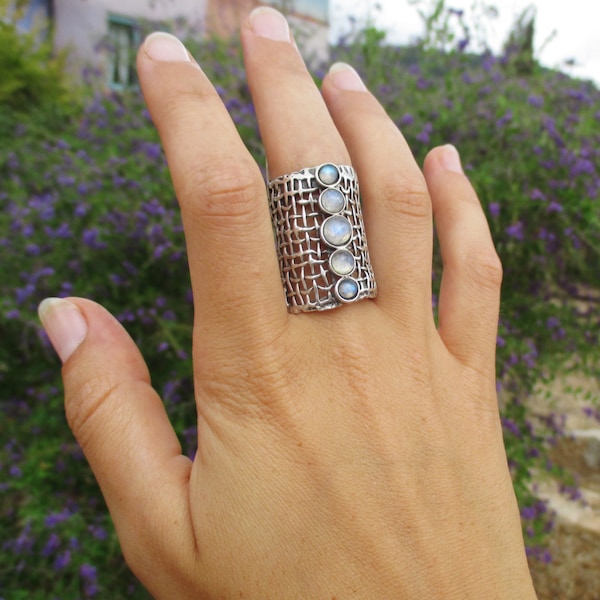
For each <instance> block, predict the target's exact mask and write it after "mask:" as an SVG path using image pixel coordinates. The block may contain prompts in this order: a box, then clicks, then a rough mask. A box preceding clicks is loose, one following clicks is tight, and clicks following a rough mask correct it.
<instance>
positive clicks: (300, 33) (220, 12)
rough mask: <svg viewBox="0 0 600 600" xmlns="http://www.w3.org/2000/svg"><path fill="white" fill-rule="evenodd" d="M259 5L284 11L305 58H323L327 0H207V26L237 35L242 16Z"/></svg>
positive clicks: (325, 54)
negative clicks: (270, 6)
mask: <svg viewBox="0 0 600 600" xmlns="http://www.w3.org/2000/svg"><path fill="white" fill-rule="evenodd" d="M261 5H272V6H274V7H276V8H278V9H280V10H282V11H283V12H284V13H285V14H286V16H287V18H288V20H289V22H290V27H291V29H292V31H293V32H294V36H295V39H296V42H297V43H298V45H299V46H300V48H301V49H302V53H303V54H304V56H305V57H306V58H307V59H308V60H310V61H311V62H314V61H320V60H327V58H328V56H329V43H328V33H329V13H328V7H329V0H208V4H207V9H206V27H207V30H208V31H209V32H211V33H216V34H217V35H220V36H222V37H229V36H232V35H237V33H238V30H239V27H240V23H241V22H242V20H243V19H244V18H245V17H246V16H247V15H248V13H249V12H250V11H251V10H252V9H253V8H256V7H257V6H261Z"/></svg>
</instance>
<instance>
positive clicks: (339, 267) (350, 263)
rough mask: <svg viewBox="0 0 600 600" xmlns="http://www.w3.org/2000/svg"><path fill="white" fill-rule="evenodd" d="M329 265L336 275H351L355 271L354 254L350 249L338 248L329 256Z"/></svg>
mask: <svg viewBox="0 0 600 600" xmlns="http://www.w3.org/2000/svg"><path fill="white" fill-rule="evenodd" d="M329 266H330V267H331V270H332V271H333V272H334V273H335V274H336V275H350V273H352V271H354V256H353V255H352V252H349V251H348V250H336V251H335V252H334V253H333V254H332V255H331V256H330V257H329Z"/></svg>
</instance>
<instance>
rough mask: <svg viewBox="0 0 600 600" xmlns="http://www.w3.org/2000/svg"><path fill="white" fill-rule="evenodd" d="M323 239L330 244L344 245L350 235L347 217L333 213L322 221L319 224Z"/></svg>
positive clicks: (349, 224) (350, 225) (350, 227)
mask: <svg viewBox="0 0 600 600" xmlns="http://www.w3.org/2000/svg"><path fill="white" fill-rule="evenodd" d="M321 235H322V236H323V240H325V242H327V243H328V244H329V245H330V246H334V247H336V248H339V247H340V246H345V245H346V244H347V243H348V242H349V241H350V238H351V237H352V224H351V223H350V221H348V219H346V218H344V217H340V216H339V215H335V216H333V217H329V218H327V219H325V221H323V225H322V226H321Z"/></svg>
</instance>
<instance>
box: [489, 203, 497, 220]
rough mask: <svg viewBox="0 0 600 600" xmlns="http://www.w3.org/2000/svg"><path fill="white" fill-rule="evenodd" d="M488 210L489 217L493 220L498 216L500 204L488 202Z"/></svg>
mask: <svg viewBox="0 0 600 600" xmlns="http://www.w3.org/2000/svg"><path fill="white" fill-rule="evenodd" d="M488 210H489V211H490V216H491V217H493V218H494V219H495V218H497V217H498V216H499V215H500V204H498V202H490V203H489V204H488Z"/></svg>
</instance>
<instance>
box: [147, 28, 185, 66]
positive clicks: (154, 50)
mask: <svg viewBox="0 0 600 600" xmlns="http://www.w3.org/2000/svg"><path fill="white" fill-rule="evenodd" d="M144 51H145V52H146V54H147V55H148V56H149V57H150V58H151V59H152V60H157V61H159V62H190V55H189V54H188V51H187V50H186V49H185V46H184V45H183V44H182V43H181V42H180V41H179V40H178V39H177V38H176V37H175V36H174V35H171V34H170V33H165V32H164V31H155V32H154V33H151V34H150V35H149V36H148V37H147V38H146V39H145V40H144Z"/></svg>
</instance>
